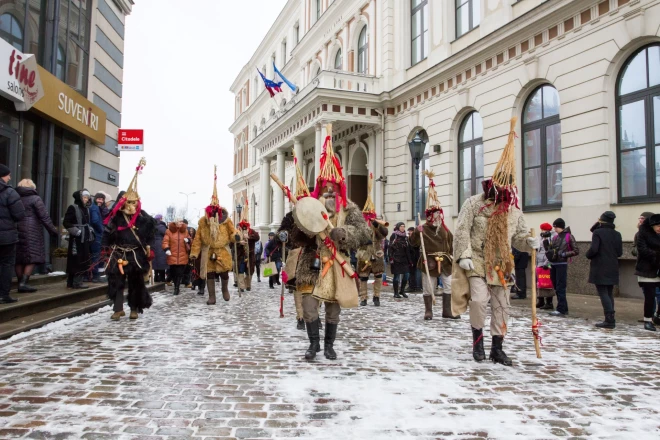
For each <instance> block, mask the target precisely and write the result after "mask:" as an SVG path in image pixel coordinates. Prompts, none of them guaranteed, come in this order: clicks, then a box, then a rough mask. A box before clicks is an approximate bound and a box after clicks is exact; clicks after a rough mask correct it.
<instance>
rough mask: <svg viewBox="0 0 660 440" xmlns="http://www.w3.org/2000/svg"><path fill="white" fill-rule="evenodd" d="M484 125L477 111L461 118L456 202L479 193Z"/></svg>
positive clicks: (463, 200) (481, 176) (481, 174)
mask: <svg viewBox="0 0 660 440" xmlns="http://www.w3.org/2000/svg"><path fill="white" fill-rule="evenodd" d="M483 132H484V125H483V121H482V120H481V116H480V115H479V113H478V112H472V113H470V114H469V115H467V117H466V118H465V119H464V120H463V122H462V123H461V128H460V130H459V135H458V204H459V206H463V202H465V200H467V199H468V198H469V197H471V196H474V195H476V194H479V191H480V188H481V182H482V181H483V180H484V145H483V144H484V140H483Z"/></svg>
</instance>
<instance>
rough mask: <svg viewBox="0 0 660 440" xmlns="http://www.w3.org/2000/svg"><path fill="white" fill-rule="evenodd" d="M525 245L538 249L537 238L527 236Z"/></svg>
mask: <svg viewBox="0 0 660 440" xmlns="http://www.w3.org/2000/svg"><path fill="white" fill-rule="evenodd" d="M527 246H529V247H531V248H532V249H538V248H539V239H538V238H536V237H527Z"/></svg>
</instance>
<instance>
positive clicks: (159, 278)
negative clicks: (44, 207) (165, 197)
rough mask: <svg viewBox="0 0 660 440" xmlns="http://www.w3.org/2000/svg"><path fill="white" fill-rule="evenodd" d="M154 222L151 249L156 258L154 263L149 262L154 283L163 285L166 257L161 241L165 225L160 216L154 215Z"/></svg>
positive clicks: (165, 228)
mask: <svg viewBox="0 0 660 440" xmlns="http://www.w3.org/2000/svg"><path fill="white" fill-rule="evenodd" d="M154 220H156V235H154V240H153V242H152V243H151V249H153V250H154V253H155V254H156V256H155V258H154V261H152V262H151V265H152V267H153V270H154V282H156V283H159V282H163V283H164V282H165V270H167V255H165V250H164V249H163V239H164V238H165V233H166V232H167V224H166V223H165V222H164V221H163V215H162V214H156V215H155V216H154Z"/></svg>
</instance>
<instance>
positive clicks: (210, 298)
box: [206, 277, 215, 306]
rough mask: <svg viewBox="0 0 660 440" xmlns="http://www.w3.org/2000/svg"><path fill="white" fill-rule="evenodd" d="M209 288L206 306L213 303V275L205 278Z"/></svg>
mask: <svg viewBox="0 0 660 440" xmlns="http://www.w3.org/2000/svg"><path fill="white" fill-rule="evenodd" d="M206 283H207V284H208V288H209V300H208V301H206V305H207V306H214V305H215V277H211V278H208V279H207V280H206Z"/></svg>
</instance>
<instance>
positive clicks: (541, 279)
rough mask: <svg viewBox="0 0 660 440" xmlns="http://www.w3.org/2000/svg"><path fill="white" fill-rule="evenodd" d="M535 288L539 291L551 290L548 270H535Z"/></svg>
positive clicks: (542, 268)
mask: <svg viewBox="0 0 660 440" xmlns="http://www.w3.org/2000/svg"><path fill="white" fill-rule="evenodd" d="M536 287H538V288H539V289H552V288H553V286H552V280H551V279H550V269H547V268H545V267H537V268H536Z"/></svg>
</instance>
